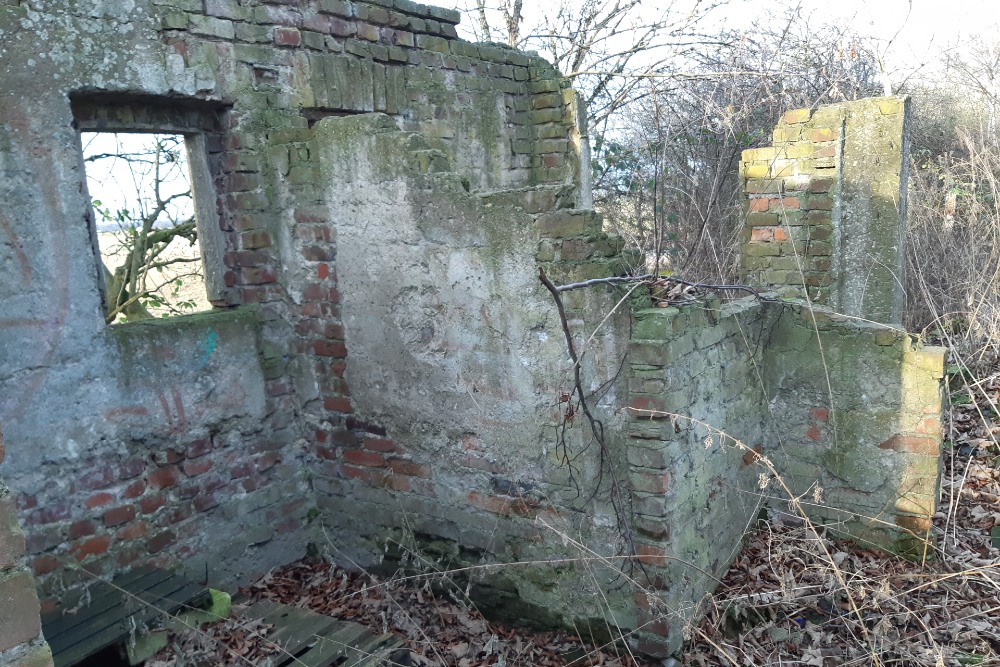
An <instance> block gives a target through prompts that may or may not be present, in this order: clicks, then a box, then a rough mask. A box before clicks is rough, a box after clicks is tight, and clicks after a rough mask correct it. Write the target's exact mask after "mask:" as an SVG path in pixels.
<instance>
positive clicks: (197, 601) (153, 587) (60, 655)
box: [42, 567, 212, 667]
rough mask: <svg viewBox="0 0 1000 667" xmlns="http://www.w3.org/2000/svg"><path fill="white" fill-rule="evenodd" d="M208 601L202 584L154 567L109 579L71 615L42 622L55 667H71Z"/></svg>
mask: <svg viewBox="0 0 1000 667" xmlns="http://www.w3.org/2000/svg"><path fill="white" fill-rule="evenodd" d="M211 600H212V596H211V594H210V593H209V591H208V589H207V588H206V587H205V586H202V585H201V584H196V583H194V582H192V581H189V580H187V579H184V578H183V577H180V576H178V575H176V574H173V573H171V572H167V571H166V570H161V569H159V568H154V567H140V568H136V569H135V570H132V571H131V572H129V573H128V574H123V575H122V576H120V577H116V578H115V579H112V581H111V584H108V583H106V582H103V581H100V580H98V581H96V583H94V584H93V585H91V587H90V599H89V601H88V602H87V604H86V605H84V606H82V607H80V608H79V609H77V610H75V612H74V613H66V614H59V613H58V612H57V613H55V614H51V615H47V616H46V617H44V618H43V619H42V630H43V632H44V634H45V639H46V640H47V641H48V642H49V647H50V648H51V649H52V658H53V660H54V662H55V667H69V666H70V665H75V664H77V663H79V662H81V661H83V660H84V659H86V658H88V657H90V656H92V655H94V654H95V653H97V652H99V651H101V650H103V649H105V648H107V647H109V646H114V645H115V644H124V643H125V642H126V641H127V640H128V638H129V635H131V634H132V632H134V631H136V630H137V629H141V628H142V627H144V626H145V625H146V624H147V623H149V622H150V621H152V620H154V619H155V618H157V617H158V616H160V615H161V614H163V613H167V614H173V613H175V612H177V611H182V610H184V609H190V608H202V607H204V606H206V605H207V604H209V603H210V602H211Z"/></svg>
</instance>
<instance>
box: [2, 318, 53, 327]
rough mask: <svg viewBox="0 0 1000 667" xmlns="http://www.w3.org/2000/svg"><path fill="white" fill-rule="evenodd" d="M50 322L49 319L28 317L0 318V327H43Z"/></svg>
mask: <svg viewBox="0 0 1000 667" xmlns="http://www.w3.org/2000/svg"><path fill="white" fill-rule="evenodd" d="M51 323H52V322H51V321H50V320H36V319H30V318H26V317H25V318H20V319H16V318H14V319H9V320H0V329H12V328H14V327H44V326H48V325H49V324H51Z"/></svg>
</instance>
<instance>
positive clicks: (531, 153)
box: [0, 0, 941, 665]
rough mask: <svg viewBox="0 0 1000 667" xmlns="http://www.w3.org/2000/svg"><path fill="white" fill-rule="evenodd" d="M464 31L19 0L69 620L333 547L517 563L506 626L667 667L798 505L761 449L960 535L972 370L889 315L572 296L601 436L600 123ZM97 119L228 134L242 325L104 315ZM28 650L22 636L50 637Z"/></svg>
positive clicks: (15, 82) (12, 245)
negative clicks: (769, 506)
mask: <svg viewBox="0 0 1000 667" xmlns="http://www.w3.org/2000/svg"><path fill="white" fill-rule="evenodd" d="M457 21H458V15H457V13H455V12H453V11H451V10H444V9H440V8H436V7H426V6H423V5H417V4H415V3H412V2H409V1H408V0H394V2H389V0H372V1H371V2H360V1H358V2H342V1H340V0H313V1H296V2H291V1H281V2H279V1H277V0H274V1H264V0H254V1H251V2H237V1H236V0H210V1H208V2H204V3H203V2H201V0H198V1H197V2H191V1H190V0H90V1H88V2H79V3H75V4H73V5H72V7H71V8H67V7H66V6H65V4H64V3H58V2H48V1H44V0H43V1H29V2H22V3H19V4H18V5H17V6H11V5H9V4H8V5H3V6H2V7H0V32H3V34H5V35H8V38H7V39H6V40H5V41H4V42H3V43H2V45H0V62H3V63H4V71H3V73H2V75H0V175H2V178H0V201H2V202H3V205H2V208H0V266H3V268H4V269H5V270H6V275H8V276H9V277H10V279H9V280H7V281H5V282H4V283H2V285H0V329H2V330H3V337H2V339H0V340H2V342H0V424H2V427H3V430H4V433H5V435H6V438H7V440H6V442H7V461H6V462H5V463H4V464H3V468H2V473H3V476H4V477H5V479H6V480H7V481H8V483H9V484H10V485H11V486H12V487H13V489H14V492H13V495H12V496H9V497H8V498H9V499H10V500H12V501H13V502H14V504H15V505H16V508H17V514H18V517H19V520H20V523H21V525H22V526H23V527H24V536H25V552H26V554H27V556H26V557H21V556H20V555H18V556H16V557H15V560H14V561H13V562H14V565H13V566H11V567H13V568H14V569H13V570H11V572H13V573H14V574H16V576H17V577H20V579H19V580H18V581H27V568H28V567H30V568H31V570H32V571H33V574H34V576H35V577H36V580H37V584H38V592H39V594H40V597H41V605H42V608H43V609H55V608H59V607H60V606H61V605H69V604H72V603H73V602H74V601H75V600H77V599H78V598H79V596H80V594H81V591H82V589H83V587H84V586H85V585H86V582H87V581H88V580H89V579H90V578H91V577H93V576H109V575H111V574H112V573H114V572H116V571H119V570H123V569H127V568H130V567H133V566H135V565H137V564H141V563H153V564H157V565H161V566H165V567H172V568H180V569H184V570H187V571H189V572H190V573H192V574H194V575H196V576H197V577H199V578H203V577H205V576H206V573H207V576H208V583H209V584H210V585H212V586H214V587H216V588H224V589H232V588H233V587H235V586H236V585H237V584H239V583H242V582H246V581H248V580H249V579H251V578H253V577H255V576H257V575H259V574H261V573H262V572H264V571H266V570H267V569H268V568H270V567H273V566H276V565H279V564H282V563H284V562H287V561H290V560H293V559H295V558H298V557H300V556H302V555H303V554H304V553H305V552H306V550H307V548H312V549H313V550H317V551H319V552H322V553H327V554H329V555H330V556H331V557H334V558H337V559H340V560H341V561H342V562H345V563H355V564H358V565H362V566H366V567H383V568H394V567H400V566H403V567H417V566H420V567H425V568H427V567H433V568H448V567H452V566H456V565H469V564H476V565H483V566H486V567H484V568H482V569H479V570H476V574H475V575H474V576H472V578H471V579H472V580H471V581H470V587H471V590H472V591H473V593H474V594H475V595H476V596H477V597H478V598H479V599H481V600H485V601H487V602H488V603H489V604H490V605H491V606H492V607H493V608H494V609H495V610H497V612H498V613H501V614H506V615H507V616H509V617H512V618H516V619H518V620H522V621H524V620H530V621H534V622H537V623H539V624H564V625H568V624H570V623H576V624H577V627H580V625H581V624H583V625H588V626H590V627H591V628H592V629H593V630H594V632H597V633H601V632H603V633H611V634H614V633H615V632H617V631H611V630H609V628H615V627H617V628H620V629H621V630H622V632H624V633H625V641H627V642H629V643H630V644H632V645H634V646H635V647H637V648H638V649H639V650H642V651H645V652H648V653H652V654H660V655H665V654H667V653H669V652H672V651H675V650H677V648H678V647H679V646H680V643H681V640H682V635H683V633H682V629H683V626H684V623H685V622H686V621H687V620H689V619H691V618H692V617H693V615H694V614H695V613H696V610H697V604H698V602H699V601H700V600H701V599H702V597H703V596H704V595H705V594H707V593H708V592H709V591H710V590H711V589H712V587H713V581H714V579H713V577H716V576H718V575H719V574H720V573H721V572H723V571H724V570H725V568H726V567H727V566H728V563H729V561H730V560H731V558H732V557H733V555H734V554H735V553H736V551H737V550H738V548H739V544H740V540H741V538H742V535H743V534H744V531H745V529H746V527H747V526H748V525H749V524H750V522H751V521H752V520H753V517H754V516H756V513H757V510H758V507H759V505H760V503H761V501H762V497H763V496H764V495H767V494H768V493H771V492H772V491H773V487H772V491H767V490H765V489H761V487H760V485H761V479H762V478H761V475H762V474H764V475H765V477H766V476H767V474H766V473H768V472H769V471H768V470H767V469H766V467H762V464H761V462H759V461H758V457H760V456H764V457H767V460H768V461H771V462H773V463H772V465H773V466H774V467H775V469H776V470H777V471H779V472H781V473H783V474H784V475H785V476H786V478H787V481H788V483H789V484H790V485H791V486H792V487H793V489H795V490H796V493H798V492H799V491H798V490H799V489H802V490H807V491H809V492H810V493H812V492H813V491H814V490H815V489H819V490H821V492H822V501H821V500H815V504H816V505H817V507H815V508H814V507H812V505H808V506H806V507H805V508H804V509H805V511H806V512H807V513H809V514H810V515H812V516H814V517H815V518H816V519H817V520H822V521H836V522H839V523H838V524H837V525H838V526H839V527H840V528H841V529H842V530H843V531H844V532H846V533H848V534H852V535H855V536H857V537H861V538H864V539H869V540H873V541H875V542H876V543H878V544H880V545H883V546H887V547H890V548H896V549H903V548H907V549H908V548H911V547H912V546H913V544H912V540H913V538H914V537H915V536H919V535H922V534H924V533H925V532H926V528H927V519H928V517H929V516H930V514H929V513H930V512H932V511H933V498H934V488H935V484H936V479H937V478H936V474H937V469H936V464H935V460H934V458H933V455H934V454H935V452H936V449H935V447H936V446H938V445H939V440H938V439H937V438H938V436H937V434H936V432H935V431H934V427H935V423H936V422H935V421H934V420H935V419H937V418H938V416H939V405H938V404H936V403H935V400H936V397H938V393H937V392H938V391H939V380H938V378H939V377H940V363H941V360H940V355H939V354H937V353H935V352H933V351H927V350H922V349H921V348H919V346H916V345H915V344H914V343H913V341H912V340H911V339H910V338H909V337H908V336H906V335H905V334H904V333H902V332H899V331H897V330H895V329H892V328H889V327H885V326H882V325H874V324H858V323H856V322H855V321H853V320H842V319H840V318H839V317H838V316H835V315H833V314H831V313H827V312H826V311H811V310H808V309H805V308H804V307H803V306H802V305H796V304H785V303H781V302H771V303H767V304H760V303H756V302H753V301H737V302H732V303H725V304H722V303H719V302H717V301H712V300H709V301H706V302H704V303H697V304H693V305H688V306H685V307H683V308H655V309H654V308H650V307H649V306H650V305H651V304H650V303H649V302H648V299H647V300H644V298H643V297H637V296H635V295H633V296H632V297H630V298H627V299H623V296H624V294H623V293H622V292H619V291H615V290H612V289H611V288H609V287H607V286H602V287H597V288H591V289H586V290H576V291H571V292H566V293H564V295H563V299H564V302H565V306H566V315H567V325H568V327H569V329H570V331H571V333H572V335H573V337H574V340H575V343H576V346H577V348H578V349H579V350H581V351H583V356H582V361H581V377H582V379H583V388H584V390H585V391H586V392H588V394H589V399H588V403H589V405H590V406H591V408H592V410H593V413H594V416H595V418H596V419H598V420H600V422H601V427H602V428H603V434H604V437H603V438H601V439H598V438H596V437H595V436H594V430H598V431H600V430H601V429H592V428H591V425H590V423H589V422H588V420H587V419H586V418H585V417H584V416H583V415H582V414H580V412H579V410H580V406H579V404H578V403H577V401H576V400H575V399H574V398H573V396H572V394H573V364H572V363H571V361H570V360H569V356H568V354H567V351H566V345H565V341H564V338H563V327H562V323H561V321H560V318H559V316H558V314H557V312H556V309H555V307H554V303H553V300H552V298H551V295H550V294H549V293H548V292H547V291H546V290H545V289H544V288H543V287H542V285H541V284H540V282H539V279H538V274H539V270H540V269H541V270H543V271H544V272H545V274H546V275H547V276H549V277H550V278H551V279H552V280H553V281H555V282H556V283H567V282H573V281H578V280H586V279H589V278H598V277H604V276H610V275H620V274H621V273H623V271H624V267H625V266H626V265H627V264H628V262H625V261H623V260H624V258H623V257H622V243H621V241H620V240H618V239H616V238H613V237H609V236H607V235H605V234H604V233H603V231H602V226H601V220H600V216H598V215H597V214H596V213H594V212H593V211H592V210H589V209H588V208H586V206H585V205H586V203H587V201H588V195H587V194H586V193H584V192H582V187H581V178H580V174H581V161H582V159H581V157H580V156H581V155H585V152H584V153H581V150H580V145H579V142H580V137H581V134H582V132H581V129H580V126H579V124H578V118H579V117H580V111H581V110H580V109H579V108H578V106H577V102H576V97H575V95H574V93H573V91H572V90H571V89H570V88H569V87H568V84H567V82H566V81H565V80H564V79H562V78H561V77H560V76H559V75H558V73H557V72H555V71H554V70H553V69H552V68H551V67H550V66H549V65H547V64H546V63H544V61H541V60H540V59H538V58H536V57H533V56H528V55H525V54H522V53H519V52H516V51H511V50H508V49H504V48H501V47H497V46H495V45H475V44H469V43H467V42H464V41H462V40H458V39H457V38H456V36H455V28H454V26H455V24H456V23H457ZM39 36H42V38H43V39H44V40H45V43H47V44H51V45H52V46H51V49H50V50H48V51H46V52H44V53H38V52H37V50H35V47H34V46H33V45H34V44H36V43H37V40H38V38H39ZM83 129H88V130H95V129H96V130H99V129H115V130H124V129H135V130H149V129H163V130H171V131H176V132H182V133H184V134H185V135H186V136H187V137H188V143H189V146H190V145H194V146H196V147H199V146H200V147H201V149H199V150H202V151H203V152H202V153H199V155H198V157H197V159H198V160H200V163H199V164H200V167H199V169H200V172H199V173H200V176H199V177H198V179H197V180H198V181H199V184H196V189H197V191H196V195H197V197H198V199H199V204H198V209H199V221H198V224H199V235H200V236H201V237H202V241H203V244H207V245H203V247H204V248H206V250H205V252H204V255H205V257H206V259H205V262H206V271H207V272H208V273H209V274H210V275H214V276H215V277H214V278H213V281H214V282H213V283H212V285H213V287H211V290H212V294H211V297H212V303H213V305H214V306H215V307H216V308H215V310H213V311H212V312H210V313H203V314H198V315H193V316H185V317H179V318H171V319H166V320H163V321H157V322H150V323H133V324H125V325H114V326H106V325H105V324H104V320H103V315H102V313H103V307H102V293H101V284H102V283H101V280H100V273H99V271H98V269H97V267H98V265H97V260H96V257H95V254H94V238H95V233H96V232H95V227H94V221H93V213H92V211H91V209H90V204H89V201H88V196H87V191H86V180H85V174H84V168H83V161H82V154H81V148H80V138H79V131H80V130H83ZM584 159H585V158H584ZM582 168H583V171H586V165H582ZM844 187H845V188H846V185H845V186H844ZM213 201H214V202H215V206H214V208H213V207H212V206H211V205H210V204H211V202H213ZM206 202H208V203H206ZM771 226H772V227H777V224H774V225H771ZM212 248H215V250H212ZM831 266H832V265H831ZM830 280H831V284H832V282H833V281H834V280H839V278H838V277H837V276H836V275H835V274H831V279H830ZM609 313H610V315H609ZM817 359H822V360H823V363H822V365H821V364H819V363H818V362H817ZM827 378H829V384H827ZM862 463H863V464H864V465H861V464H862ZM4 497H7V496H4ZM817 498H819V496H817ZM9 505H10V503H9V502H8V506H9ZM3 507H4V505H3V501H2V499H0V516H2V508H3ZM2 535H3V537H0V555H2V553H3V549H2V545H3V544H5V543H11V542H9V541H10V540H16V539H17V538H16V537H12V536H14V535H16V530H4V531H3V533H2ZM4 540H7V542H5V541H4ZM310 545H311V547H310ZM529 561H530V562H535V563H537V564H536V565H532V566H525V565H520V566H510V565H507V566H506V567H502V566H503V565H505V564H510V563H514V562H520V563H525V562H529ZM574 561H575V562H574ZM77 566H79V567H77ZM622 569H625V570H626V572H627V573H628V575H629V576H630V577H632V578H633V580H634V581H636V582H638V584H639V586H638V587H637V588H630V587H622V586H621V585H618V584H620V582H621V578H620V573H621V571H622ZM0 572H3V573H6V570H3V565H2V560H0ZM0 576H6V574H0ZM7 590H8V589H7V588H4V587H3V586H2V585H0V594H6V591H7ZM10 590H13V589H10ZM598 596H599V597H600V598H601V599H602V600H603V601H604V604H603V605H602V607H601V609H600V611H599V612H595V611H593V610H594V605H593V600H594V599H595V598H596V597H598ZM0 627H3V626H0ZM34 627H35V626H34V625H32V626H31V628H29V629H34ZM5 633H6V634H5ZM29 634H31V633H30V632H26V633H21V634H10V633H7V630H6V627H4V630H3V631H0V646H4V645H5V644H4V643H3V642H4V641H7V642H8V644H6V645H9V646H11V647H14V648H12V649H10V650H12V651H26V650H38V651H42V650H43V649H42V648H41V647H42V646H43V644H41V643H40V641H39V639H38V638H37V632H35V634H33V635H31V636H30V637H29V636H28V635H29ZM616 636H617V635H616ZM4 637H6V639H5V640H4V639H2V638H4ZM25 642H27V643H25ZM8 655H14V654H13V653H0V665H5V664H18V663H17V662H16V660H17V659H18V658H14V657H11V658H8V657H7V656H8ZM18 655H20V654H18ZM5 661H6V662H5Z"/></svg>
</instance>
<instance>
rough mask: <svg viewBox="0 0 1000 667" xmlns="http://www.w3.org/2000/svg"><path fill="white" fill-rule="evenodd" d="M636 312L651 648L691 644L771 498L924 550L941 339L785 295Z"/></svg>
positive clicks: (637, 490) (639, 486)
mask: <svg viewBox="0 0 1000 667" xmlns="http://www.w3.org/2000/svg"><path fill="white" fill-rule="evenodd" d="M635 315H636V325H635V327H634V331H633V334H632V342H631V343H630V347H629V364H630V367H629V401H628V410H629V415H630V420H629V423H628V436H629V437H628V441H627V451H628V463H629V479H630V481H631V484H632V489H633V491H634V494H635V501H634V510H635V512H636V518H635V524H634V527H635V530H636V544H637V547H638V549H637V554H638V555H639V557H640V560H642V561H644V562H645V563H646V568H645V573H646V576H647V577H648V590H647V591H644V592H640V593H639V594H638V595H637V598H636V604H637V606H638V620H639V622H640V624H642V623H646V625H645V627H644V628H642V632H641V633H640V635H641V636H642V637H643V640H642V642H643V643H642V646H643V647H644V650H645V651H647V652H650V653H654V654H655V653H657V647H659V652H660V653H662V654H664V655H667V654H669V653H670V652H671V651H673V650H676V649H677V648H678V647H679V646H680V642H681V636H682V634H683V627H684V624H685V623H686V622H688V621H689V620H691V619H692V618H697V615H698V611H697V606H696V604H692V602H694V601H698V600H700V599H701V598H702V596H703V595H705V594H707V593H709V592H710V591H711V590H712V589H713V588H714V579H713V578H714V577H719V576H721V575H722V574H723V573H724V572H725V571H726V569H727V568H728V567H729V564H730V562H731V561H732V559H733V557H734V556H735V555H736V554H737V553H738V551H739V549H740V544H741V540H742V537H743V535H744V533H745V531H746V529H747V528H748V527H749V526H750V525H751V524H752V523H753V521H754V519H755V517H756V515H757V511H758V509H759V508H760V507H761V506H762V505H764V506H766V507H767V509H768V511H769V512H771V513H772V515H773V514H778V515H787V514H789V513H790V514H792V515H793V516H796V517H802V516H807V517H808V518H810V519H811V520H812V521H813V522H814V524H815V525H817V526H823V527H826V529H828V530H830V531H832V532H835V533H838V534H840V535H843V536H847V537H849V538H851V539H854V540H856V541H860V542H861V543H863V544H868V545H874V546H877V547H880V548H883V549H889V550H891V551H895V552H899V553H903V554H906V555H910V556H918V557H919V556H920V555H921V554H923V553H924V550H925V549H927V548H928V539H929V531H930V526H931V517H932V516H933V514H934V511H935V507H936V502H937V492H938V478H939V474H940V466H939V455H940V447H941V424H940V414H941V377H942V371H943V365H944V358H943V350H942V349H941V348H934V347H923V346H921V345H919V344H918V343H916V342H915V341H914V340H913V339H911V338H910V336H908V335H906V334H905V333H903V332H901V331H899V330H896V329H894V328H891V327H888V326H885V325H879V324H874V323H870V322H863V321H858V320H855V319H852V318H847V317H843V316H840V315H836V314H834V313H832V312H831V311H829V310H827V309H822V308H817V309H816V310H813V311H810V310H809V309H808V308H806V307H804V306H797V305H791V304H785V303H780V302H775V303H763V304H762V303H757V302H754V301H752V300H742V301H735V302H729V303H726V304H725V305H720V304H719V302H717V301H713V300H707V301H704V302H702V303H697V304H691V305H686V306H682V307H668V308H657V309H649V310H640V311H638V312H637V313H636V314H635ZM759 456H765V457H767V459H768V461H769V462H770V464H771V465H772V466H773V469H772V468H770V467H766V466H764V465H762V464H761V463H759V462H758V457H759ZM775 473H777V475H778V476H779V477H780V481H779V480H778V479H776V478H775ZM793 499H794V502H792V500H793Z"/></svg>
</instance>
